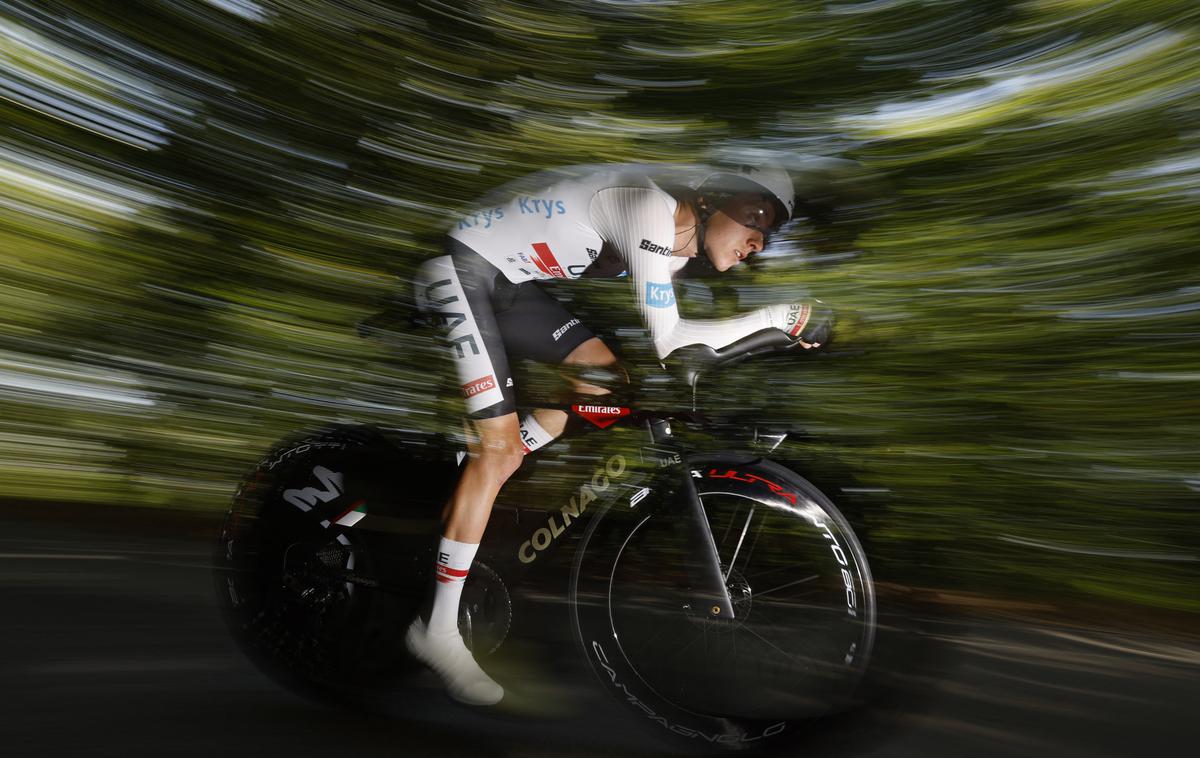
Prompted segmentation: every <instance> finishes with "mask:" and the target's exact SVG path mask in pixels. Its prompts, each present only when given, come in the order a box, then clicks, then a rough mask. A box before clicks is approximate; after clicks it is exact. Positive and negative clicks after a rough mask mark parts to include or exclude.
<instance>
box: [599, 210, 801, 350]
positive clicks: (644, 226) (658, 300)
mask: <svg viewBox="0 0 1200 758" xmlns="http://www.w3.org/2000/svg"><path fill="white" fill-rule="evenodd" d="M590 211H591V213H590V215H591V221H592V224H593V225H594V227H595V229H596V231H597V232H598V233H599V234H600V236H601V237H602V238H603V239H604V240H605V241H606V242H608V243H609V244H611V245H612V246H613V247H615V248H616V249H617V252H619V253H620V254H621V256H622V257H623V258H624V259H625V262H626V265H627V266H628V270H629V278H630V283H631V284H632V285H633V287H634V291H635V293H636V296H637V302H638V307H639V309H640V310H641V313H642V317H643V318H644V319H645V321H646V326H647V327H648V328H649V330H650V337H651V339H652V340H653V341H654V349H655V352H657V354H658V357H659V358H664V357H666V356H667V355H668V354H670V353H671V352H672V351H674V350H675V349H676V348H680V347H683V346H684V345H696V344H701V345H708V346H710V347H713V348H720V347H724V346H725V345H728V344H729V343H731V342H734V341H736V340H739V339H741V338H742V337H745V336H747V335H750V334H753V333H755V332H757V331H759V330H761V329H766V328H768V327H781V326H782V325H784V323H785V319H786V317H787V313H788V310H789V306H786V305H771V306H767V307H765V308H759V309H758V310H754V311H751V312H749V313H745V314H742V315H740V316H733V317H731V318H723V319H690V320H684V319H681V318H680V317H679V308H678V307H677V306H676V304H675V289H674V286H673V285H672V284H671V273H672V272H671V268H672V267H671V265H670V263H671V246H672V244H673V243H674V241H675V217H674V213H673V212H672V209H671V207H670V204H669V202H668V198H667V197H666V196H665V195H664V193H663V192H662V191H661V190H658V189H651V188H647V187H609V188H606V189H602V190H600V191H598V192H597V193H596V195H595V197H594V198H593V199H592V204H591V209H590Z"/></svg>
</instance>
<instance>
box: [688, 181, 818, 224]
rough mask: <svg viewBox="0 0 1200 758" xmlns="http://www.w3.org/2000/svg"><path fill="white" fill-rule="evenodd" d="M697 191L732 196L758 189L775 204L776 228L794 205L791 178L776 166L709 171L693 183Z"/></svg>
mask: <svg viewBox="0 0 1200 758" xmlns="http://www.w3.org/2000/svg"><path fill="white" fill-rule="evenodd" d="M696 191H697V192H708V193H716V194H719V195H736V194H739V193H742V192H759V193H762V194H764V195H766V196H767V197H768V198H770V199H771V201H772V202H773V203H774V204H775V223H774V224H773V226H774V227H776V228H778V227H780V226H782V225H783V223H784V222H786V221H788V220H789V219H791V217H792V213H793V212H794V211H795V208H796V191H795V188H794V187H793V186H792V177H791V176H790V175H789V174H788V172H787V171H785V170H784V169H782V168H779V167H778V166H766V165H764V166H749V165H744V166H737V167H732V166H731V167H729V168H726V169H724V170H722V171H717V172H714V173H711V174H709V175H708V176H706V177H704V179H703V180H701V181H700V183H699V184H697V185H696Z"/></svg>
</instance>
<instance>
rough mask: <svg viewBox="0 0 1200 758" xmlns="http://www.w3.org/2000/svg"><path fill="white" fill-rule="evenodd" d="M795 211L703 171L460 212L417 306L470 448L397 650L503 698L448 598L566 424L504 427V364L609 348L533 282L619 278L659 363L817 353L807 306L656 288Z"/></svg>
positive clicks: (780, 194)
mask: <svg viewBox="0 0 1200 758" xmlns="http://www.w3.org/2000/svg"><path fill="white" fill-rule="evenodd" d="M794 202H795V200H794V192H793V188H792V182H791V179H790V177H789V176H788V174H787V172H786V171H784V170H782V169H780V168H777V167H772V166H762V167H753V166H742V167H738V168H730V169H726V170H720V171H710V172H709V173H708V174H707V175H706V176H704V177H703V178H702V179H701V180H700V181H699V182H694V183H692V184H691V188H690V189H688V188H685V189H681V190H676V191H674V193H668V192H667V191H665V190H663V189H662V188H660V186H659V184H657V183H656V182H655V181H654V180H653V179H652V178H651V176H650V175H649V173H648V170H647V169H646V167H618V168H595V169H589V170H587V171H586V173H582V174H580V175H576V176H572V177H569V178H565V179H561V180H559V181H556V182H554V183H552V184H550V185H549V186H543V187H541V191H539V192H532V193H520V192H516V193H511V192H510V193H508V196H507V197H506V198H504V199H502V200H500V201H499V202H497V203H496V204H494V205H493V206H492V207H485V208H483V209H481V210H479V211H478V212H476V213H474V214H472V215H471V216H469V217H466V218H464V219H463V220H461V221H460V222H458V224H457V225H456V226H455V227H454V228H453V229H452V230H451V232H450V235H449V237H450V239H449V244H448V255H444V256H441V257H439V258H435V259H433V260H431V261H429V262H427V263H426V264H425V265H424V266H423V267H422V270H421V272H420V274H419V275H418V277H417V281H416V290H417V292H416V294H417V300H418V305H419V306H420V307H422V308H423V309H425V310H426V311H427V312H429V313H432V314H434V315H435V317H436V318H437V319H438V321H440V322H441V325H442V327H443V328H444V329H445V330H446V338H447V340H448V343H449V345H450V347H451V349H452V351H453V355H454V358H455V363H456V367H457V375H458V378H459V381H460V382H461V384H462V391H463V394H464V396H465V398H466V406H467V412H468V414H469V418H470V421H471V425H472V426H473V432H474V439H473V442H472V444H471V445H470V455H469V458H468V460H467V462H466V464H465V466H464V468H463V471H462V474H461V478H460V479H459V482H458V485H457V487H456V489H455V491H454V493H453V494H452V495H451V497H450V500H449V502H448V503H447V504H446V508H445V510H444V512H443V518H442V526H443V531H442V537H441V542H440V543H439V546H438V549H437V554H436V566H435V570H436V579H437V583H436V585H435V589H434V596H433V602H432V610H431V612H430V613H429V617H428V619H427V620H426V619H423V618H420V617H418V618H417V619H416V620H415V621H414V622H413V623H412V625H411V626H410V627H409V629H408V632H407V634H406V637H405V643H406V645H407V647H408V649H409V651H410V652H411V653H412V654H413V655H414V656H415V657H417V658H418V659H419V660H421V661H422V662H424V663H425V664H427V665H428V666H429V667H430V668H432V669H433V670H434V671H435V672H436V673H437V674H438V675H439V676H440V677H441V678H442V680H443V681H444V683H445V685H446V687H447V690H448V692H449V694H450V695H451V696H452V697H454V698H455V699H456V700H459V701H461V702H464V703H468V704H473V705H491V704H494V703H497V702H499V701H500V699H501V698H502V697H503V694H504V690H503V688H501V686H500V685H498V684H497V683H496V682H495V681H493V680H492V679H491V678H490V677H489V676H488V675H487V674H486V673H485V672H484V671H483V670H482V669H481V668H480V667H479V665H478V664H477V663H476V662H475V660H474V658H473V657H472V655H471V653H470V651H469V650H468V649H467V648H466V646H465V644H464V643H463V640H462V638H461V637H460V636H459V631H458V604H459V598H460V596H461V593H462V586H463V582H464V581H465V579H466V576H467V572H468V569H469V568H470V566H471V562H472V560H473V559H474V557H475V552H476V550H477V548H478V547H479V542H480V540H481V539H482V538H483V533H484V530H485V528H486V526H487V522H488V517H489V515H490V514H491V508H492V504H493V502H494V501H495V499H496V496H497V493H498V492H499V490H500V488H501V487H502V486H503V485H504V483H505V481H506V480H507V479H508V478H509V477H510V476H511V475H512V474H513V473H514V472H515V471H516V470H517V468H518V467H519V466H520V465H521V461H522V457H523V456H524V455H525V454H527V453H529V452H532V451H533V450H536V449H537V448H539V447H541V446H543V445H545V444H546V443H548V442H550V441H551V440H553V439H554V438H555V437H557V436H558V435H559V434H561V433H562V430H563V427H564V425H565V423H566V414H565V413H564V412H562V411H556V410H548V409H544V410H538V411H535V412H534V413H532V414H529V415H527V416H526V417H525V418H523V419H519V418H518V417H517V413H516V404H515V390H516V388H515V387H514V384H513V379H512V375H511V373H510V371H509V363H508V359H509V357H510V356H512V357H520V358H528V359H532V360H535V361H540V362H545V363H551V364H574V365H589V366H610V365H613V364H615V363H616V357H615V356H614V355H613V353H612V352H611V351H610V350H609V349H608V347H606V346H605V344H604V343H603V342H602V341H601V340H600V339H598V338H597V337H596V336H595V335H593V334H592V332H591V331H589V330H588V328H587V326H585V325H584V324H582V323H580V321H579V319H577V318H575V317H573V316H572V315H571V314H570V313H569V312H568V311H567V310H566V309H565V308H564V307H563V306H562V305H561V304H560V303H559V302H558V301H556V300H554V298H552V297H551V296H550V295H548V294H547V293H546V292H544V291H543V290H541V289H540V288H539V287H538V286H537V284H536V283H537V282H538V281H539V280H549V279H577V278H581V277H591V276H620V275H627V276H628V278H629V280H630V282H631V284H632V287H633V292H634V295H635V297H636V299H637V304H638V306H639V308H640V311H641V313H642V315H643V318H644V320H645V323H646V325H647V327H648V329H649V332H650V337H651V339H652V340H653V343H654V348H655V350H656V352H657V354H658V356H659V358H660V359H662V358H666V357H667V356H668V355H670V354H671V353H672V352H673V351H674V350H676V349H678V348H681V347H684V346H688V345H696V344H701V345H709V346H711V347H713V348H720V347H723V346H725V345H728V344H730V343H732V342H734V341H736V340H738V339H741V338H743V337H746V336H748V335H751V334H754V333H756V332H759V331H761V330H764V329H772V330H781V331H782V332H784V333H786V334H787V335H788V337H789V338H790V339H791V340H793V342H794V344H796V345H797V346H800V347H803V348H805V349H807V348H810V347H816V346H818V345H819V344H820V343H819V340H820V339H822V336H821V335H822V334H824V333H825V332H824V331H823V330H825V329H826V328H827V326H826V325H825V323H824V322H823V321H822V320H821V319H817V318H813V317H812V309H811V307H810V306H808V305H804V304H787V305H774V306H768V307H764V308H759V309H757V310H754V311H751V312H749V313H745V314H742V315H738V316H734V317H731V318H724V319H707V320H685V319H682V318H680V316H679V311H678V308H677V306H676V302H675V291H674V289H673V287H672V284H671V278H672V275H673V274H675V273H677V272H679V271H680V270H681V269H682V268H683V267H684V265H686V264H687V263H688V261H689V259H691V258H696V257H697V256H703V257H705V258H706V259H707V263H709V264H710V265H711V266H712V268H714V269H716V270H717V271H727V270H729V269H730V268H733V267H734V266H737V265H738V264H740V263H741V262H742V261H744V260H746V259H747V258H749V257H750V256H751V255H753V254H754V253H756V252H758V251H760V250H762V248H763V247H764V246H765V245H766V244H767V239H768V237H769V236H770V234H771V233H772V232H773V231H774V230H776V229H777V228H778V227H779V226H780V225H781V224H783V223H784V222H785V221H787V220H788V219H789V218H790V217H791V215H792V212H793V206H794ZM578 388H579V390H580V391H581V392H590V393H593V394H600V393H601V392H602V390H601V389H599V388H596V387H591V386H588V385H582V384H581V385H578Z"/></svg>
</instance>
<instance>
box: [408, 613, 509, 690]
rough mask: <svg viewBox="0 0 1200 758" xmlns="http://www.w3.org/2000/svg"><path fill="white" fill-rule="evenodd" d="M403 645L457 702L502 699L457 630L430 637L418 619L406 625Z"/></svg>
mask: <svg viewBox="0 0 1200 758" xmlns="http://www.w3.org/2000/svg"><path fill="white" fill-rule="evenodd" d="M404 646H405V647H407V648H408V652H409V653H411V654H412V655H413V657H414V658H416V659H417V660H418V661H420V662H421V663H424V664H425V665H426V666H428V667H429V668H431V669H433V672H434V673H435V674H437V675H438V676H439V677H441V679H442V682H443V683H445V685H446V691H447V692H448V693H449V694H450V697H452V698H454V699H455V700H457V701H458V702H460V703H466V704H467V705H495V704H496V703H499V702H500V699H501V698H503V697H504V688H503V687H501V686H500V685H499V684H496V682H495V681H493V680H492V678H491V677H490V676H488V675H487V674H485V673H484V672H483V669H481V668H479V664H478V663H476V662H475V658H474V656H472V655H471V651H470V650H467V646H466V644H465V643H463V640H462V637H461V636H459V634H458V630H457V629H456V630H454V631H453V632H450V633H449V634H444V635H443V634H430V633H429V631H428V630H427V629H426V628H425V622H424V621H422V620H421V619H419V618H418V619H417V620H416V621H413V622H412V624H410V625H409V627H408V632H407V633H406V634H405V635H404Z"/></svg>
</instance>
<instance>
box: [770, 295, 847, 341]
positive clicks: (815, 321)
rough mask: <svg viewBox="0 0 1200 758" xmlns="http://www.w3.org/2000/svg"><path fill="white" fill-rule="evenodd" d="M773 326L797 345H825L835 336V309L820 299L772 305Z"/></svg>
mask: <svg viewBox="0 0 1200 758" xmlns="http://www.w3.org/2000/svg"><path fill="white" fill-rule="evenodd" d="M770 314H771V323H772V326H774V327H775V328H777V329H779V330H780V331H782V332H783V333H784V334H786V335H787V336H788V337H789V338H791V340H792V344H793V345H794V346H795V347H801V348H803V349H805V350H811V349H814V348H818V347H823V346H825V345H826V344H828V343H829V340H830V339H831V338H832V336H833V310H832V309H831V308H829V307H828V306H827V305H825V304H824V303H822V302H821V301H820V300H816V301H814V302H813V303H789V304H786V305H772V306H770Z"/></svg>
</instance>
